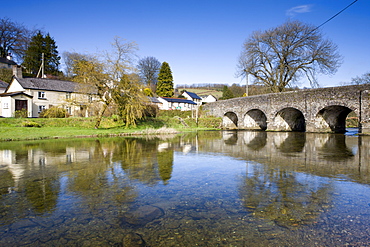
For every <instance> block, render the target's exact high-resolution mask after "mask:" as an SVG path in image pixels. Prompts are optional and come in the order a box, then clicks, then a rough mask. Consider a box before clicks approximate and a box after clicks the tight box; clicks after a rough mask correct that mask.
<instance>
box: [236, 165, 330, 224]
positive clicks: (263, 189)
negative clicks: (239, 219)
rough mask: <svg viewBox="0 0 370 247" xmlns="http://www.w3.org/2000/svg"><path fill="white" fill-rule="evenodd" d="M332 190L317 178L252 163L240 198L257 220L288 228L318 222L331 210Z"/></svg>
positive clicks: (242, 186) (327, 184) (241, 189)
mask: <svg viewBox="0 0 370 247" xmlns="http://www.w3.org/2000/svg"><path fill="white" fill-rule="evenodd" d="M332 191H333V188H332V185H331V184H330V183H325V182H323V181H321V180H320V179H317V178H315V176H310V175H307V174H304V175H302V174H299V173H296V172H291V171H288V170H285V169H275V170H271V169H266V167H263V166H261V165H257V164H249V165H248V168H247V174H246V176H245V179H244V182H243V184H242V185H241V188H240V191H239V193H240V196H241V198H242V199H243V202H244V205H245V207H246V208H247V209H248V211H250V212H252V213H253V215H255V216H256V217H262V218H265V219H269V220H272V221H274V222H275V223H276V224H278V225H281V226H284V227H289V226H296V227H297V226H300V225H303V224H310V223H316V221H317V218H318V217H319V215H320V214H321V212H323V209H325V208H327V207H329V205H330V202H331V200H332V198H331V197H330V194H331V193H332Z"/></svg>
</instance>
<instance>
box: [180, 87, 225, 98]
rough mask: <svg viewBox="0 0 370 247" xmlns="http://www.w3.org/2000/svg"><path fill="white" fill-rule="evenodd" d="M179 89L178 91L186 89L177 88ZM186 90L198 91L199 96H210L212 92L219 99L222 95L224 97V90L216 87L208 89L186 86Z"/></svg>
mask: <svg viewBox="0 0 370 247" xmlns="http://www.w3.org/2000/svg"><path fill="white" fill-rule="evenodd" d="M177 89H178V92H179V93H180V92H181V91H182V90H184V89H183V88H177ZM185 90H186V91H188V92H192V93H196V94H197V95H198V96H200V97H201V96H208V95H210V94H212V95H213V96H215V97H216V98H217V99H219V98H220V97H222V91H220V90H216V89H208V88H185Z"/></svg>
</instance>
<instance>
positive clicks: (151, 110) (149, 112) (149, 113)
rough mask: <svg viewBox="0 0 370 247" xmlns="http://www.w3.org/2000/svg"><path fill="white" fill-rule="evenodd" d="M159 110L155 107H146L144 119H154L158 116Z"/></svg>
mask: <svg viewBox="0 0 370 247" xmlns="http://www.w3.org/2000/svg"><path fill="white" fill-rule="evenodd" d="M158 112H159V108H158V106H156V105H147V106H146V107H145V110H144V116H145V117H156V116H157V115H158Z"/></svg>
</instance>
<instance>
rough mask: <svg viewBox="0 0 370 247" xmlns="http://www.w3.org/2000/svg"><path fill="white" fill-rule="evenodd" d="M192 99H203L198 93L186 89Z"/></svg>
mask: <svg viewBox="0 0 370 247" xmlns="http://www.w3.org/2000/svg"><path fill="white" fill-rule="evenodd" d="M185 92H186V93H187V94H188V95H189V96H190V97H191V98H192V99H200V100H201V99H202V98H201V97H199V96H198V95H197V94H196V93H192V92H188V91H185Z"/></svg>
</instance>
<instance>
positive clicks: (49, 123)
mask: <svg viewBox="0 0 370 247" xmlns="http://www.w3.org/2000/svg"><path fill="white" fill-rule="evenodd" d="M220 122H221V120H220V119H219V118H212V117H208V118H202V119H199V121H198V123H196V121H195V119H193V118H189V117H185V118H181V117H178V116H175V117H171V116H162V117H157V118H147V119H146V120H143V121H141V122H139V123H138V124H137V126H136V127H129V128H127V127H126V126H125V124H124V123H123V122H122V121H121V120H120V119H118V118H115V117H107V118H103V120H102V122H101V125H100V128H98V129H94V123H95V118H93V117H91V118H0V141H1V142H4V141H21V140H40V139H58V138H79V137H80V138H82V137H109V136H130V135H150V134H160V133H161V134H169V133H175V132H183V131H194V130H204V129H217V128H218V127H219V126H220Z"/></svg>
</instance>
